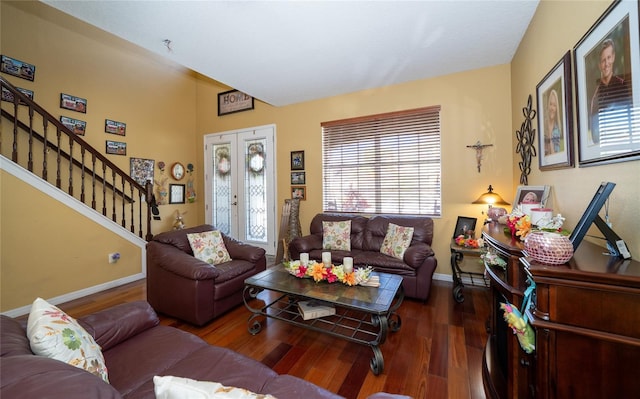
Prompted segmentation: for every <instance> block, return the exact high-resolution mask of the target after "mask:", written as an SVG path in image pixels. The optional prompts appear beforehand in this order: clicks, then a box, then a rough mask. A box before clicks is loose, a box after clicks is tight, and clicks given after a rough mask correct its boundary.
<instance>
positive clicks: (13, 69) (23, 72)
mask: <svg viewBox="0 0 640 399" xmlns="http://www.w3.org/2000/svg"><path fill="white" fill-rule="evenodd" d="M0 57H1V58H2V59H1V60H0V72H4V73H6V74H9V75H13V76H17V77H19V78H22V79H26V80H30V81H32V82H33V80H34V79H35V77H36V66H35V65H31V64H27V63H26V62H22V61H19V60H16V59H15V58H11V57H7V56H6V55H2V56H0Z"/></svg>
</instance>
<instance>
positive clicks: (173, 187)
mask: <svg viewBox="0 0 640 399" xmlns="http://www.w3.org/2000/svg"><path fill="white" fill-rule="evenodd" d="M184 189H185V185H184V184H169V203H170V204H184Z"/></svg>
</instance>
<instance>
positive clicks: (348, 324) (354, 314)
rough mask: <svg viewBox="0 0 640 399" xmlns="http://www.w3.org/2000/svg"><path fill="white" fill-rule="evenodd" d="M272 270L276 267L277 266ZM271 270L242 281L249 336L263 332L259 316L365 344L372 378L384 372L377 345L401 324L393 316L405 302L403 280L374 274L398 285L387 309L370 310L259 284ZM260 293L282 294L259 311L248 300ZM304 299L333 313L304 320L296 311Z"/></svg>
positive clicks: (359, 305) (396, 316)
mask: <svg viewBox="0 0 640 399" xmlns="http://www.w3.org/2000/svg"><path fill="white" fill-rule="evenodd" d="M275 267H276V268H277V267H279V266H275ZM270 271H272V269H268V270H266V271H264V272H262V273H259V274H257V275H256V276H253V277H250V278H248V279H246V280H245V288H244V294H245V295H244V304H245V306H246V308H247V309H249V310H250V311H251V312H252V313H253V314H252V315H251V316H250V317H249V319H248V321H247V322H248V330H249V333H251V334H252V335H255V334H258V333H259V332H260V331H261V330H262V324H261V322H260V320H259V316H265V317H269V318H272V319H276V320H281V321H284V322H287V323H290V324H293V325H296V326H298V327H303V328H306V329H309V330H312V331H317V332H321V333H324V334H328V335H331V336H334V337H338V338H343V339H346V340H348V341H350V342H355V343H358V344H363V345H367V346H369V347H371V350H372V351H373V358H372V359H371V361H370V367H371V371H372V372H373V374H374V375H379V374H380V373H382V371H383V369H384V357H383V356H382V351H381V349H380V345H382V344H383V343H384V342H385V340H386V337H387V334H388V332H389V331H391V332H397V331H398V330H399V329H400V326H401V325H402V320H401V318H400V316H399V315H398V314H397V313H396V310H398V308H399V307H400V305H401V304H402V301H403V299H404V289H403V288H402V277H400V276H396V275H386V276H385V275H384V273H374V274H377V275H379V276H381V277H389V276H391V278H393V279H395V280H396V281H394V284H397V289H396V290H395V294H394V297H393V299H392V301H390V303H389V305H388V307H385V309H383V310H376V309H373V308H367V306H366V305H364V304H362V302H360V301H357V302H358V303H355V304H354V305H349V304H346V303H344V302H336V301H332V300H330V299H327V298H326V297H322V296H320V297H319V296H317V295H309V294H303V293H299V292H294V291H296V290H295V288H292V289H286V288H277V287H273V286H266V285H265V284H260V280H259V277H260V276H261V275H262V274H265V273H269V272H270ZM256 277H258V278H256ZM289 277H290V278H291V279H294V280H300V279H297V278H296V277H294V276H289ZM302 280H307V282H308V283H309V284H318V285H321V284H326V285H328V283H326V282H323V283H314V282H313V280H310V279H302ZM381 280H382V278H381ZM334 284H341V283H334ZM348 288H349V289H354V290H357V289H375V288H373V287H359V286H355V287H348ZM263 290H268V291H273V292H276V293H279V294H281V295H279V296H277V297H276V298H275V299H273V300H271V301H270V302H269V303H265V305H264V306H262V307H260V308H255V307H253V306H251V304H250V303H249V302H248V300H247V298H251V299H253V298H256V297H257V295H258V294H259V293H260V292H261V291H263ZM305 300H319V301H322V302H326V303H328V304H330V305H332V306H334V307H335V309H336V314H335V315H332V316H325V317H319V318H315V319H310V320H304V319H303V318H302V316H301V315H300V313H299V311H298V302H299V301H305Z"/></svg>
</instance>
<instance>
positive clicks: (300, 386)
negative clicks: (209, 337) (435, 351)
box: [0, 301, 406, 399]
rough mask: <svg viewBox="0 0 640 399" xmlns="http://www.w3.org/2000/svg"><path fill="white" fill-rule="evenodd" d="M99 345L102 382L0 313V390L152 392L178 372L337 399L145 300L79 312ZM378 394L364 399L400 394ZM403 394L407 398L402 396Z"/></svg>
mask: <svg viewBox="0 0 640 399" xmlns="http://www.w3.org/2000/svg"><path fill="white" fill-rule="evenodd" d="M78 321H79V322H80V324H81V325H82V326H83V327H84V328H85V329H86V330H87V332H89V333H90V334H91V335H92V336H93V337H94V338H95V340H96V342H97V343H98V345H100V346H101V347H102V353H103V355H104V358H105V362H106V365H107V369H108V371H109V384H107V383H106V382H104V381H103V380H102V379H101V378H99V377H97V376H95V375H93V374H91V373H89V372H87V371H85V370H83V369H80V368H77V367H74V366H71V365H69V364H66V363H64V362H61V361H58V360H54V359H49V358H46V357H42V356H36V355H34V354H33V353H32V352H31V349H30V346H29V339H28V338H27V336H26V330H25V324H26V322H25V321H24V320H22V321H18V320H17V319H13V318H10V317H8V316H5V315H1V316H0V351H1V353H0V397H2V398H6V399H10V398H21V399H42V398H47V399H57V398H61V399H76V398H78V399H115V398H126V399H154V398H155V394H154V385H153V377H154V376H156V375H160V376H168V375H171V376H178V377H184V378H191V379H195V380H200V381H214V382H219V383H221V384H223V385H226V386H233V387H240V388H245V389H248V390H250V391H253V392H256V393H263V394H267V393H269V394H271V395H273V396H275V397H276V398H278V399H300V398H305V399H314V398H331V399H338V398H341V397H340V396H338V395H335V394H333V393H331V392H329V391H327V390H325V389H322V388H320V387H318V386H316V385H313V384H311V383H310V382H307V381H304V380H302V379H300V378H297V377H294V376H290V375H278V374H277V373H276V372H275V371H273V370H271V369H270V368H269V367H267V366H265V365H264V364H262V363H260V362H258V361H256V360H253V359H251V358H248V357H246V356H243V355H241V354H239V353H237V352H234V351H232V350H230V349H227V348H222V347H217V346H212V345H209V344H207V343H206V342H205V341H203V340H202V339H200V338H199V337H197V336H195V335H193V334H190V333H188V332H185V331H182V330H178V329H176V328H173V327H169V326H162V325H159V320H158V317H157V315H156V313H155V312H154V311H153V309H152V308H151V306H149V304H148V303H147V302H144V301H139V302H131V303H126V304H122V305H118V306H115V307H112V308H109V309H106V310H103V311H101V312H98V313H94V314H92V315H89V316H86V317H84V318H80V319H78ZM401 397H403V396H396V395H390V394H385V393H380V394H375V395H372V396H371V397H370V399H374V398H375V399H383V398H401ZM404 398H406V397H404Z"/></svg>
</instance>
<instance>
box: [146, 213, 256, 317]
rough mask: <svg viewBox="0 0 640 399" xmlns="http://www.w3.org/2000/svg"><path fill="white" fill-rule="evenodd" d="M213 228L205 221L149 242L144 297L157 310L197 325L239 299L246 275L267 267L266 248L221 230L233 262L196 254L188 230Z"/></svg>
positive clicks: (164, 234) (162, 235) (193, 231)
mask: <svg viewBox="0 0 640 399" xmlns="http://www.w3.org/2000/svg"><path fill="white" fill-rule="evenodd" d="M212 230H215V227H213V226H211V225H207V224H205V225H201V226H197V227H192V228H188V229H184V230H174V231H168V232H166V233H161V234H158V235H156V236H154V237H153V238H152V239H151V241H149V242H148V243H147V300H148V301H149V303H150V304H151V306H153V308H154V309H155V310H156V311H157V312H160V313H163V314H166V315H168V316H172V317H176V318H178V319H181V320H184V321H187V322H189V323H192V324H195V325H198V326H201V325H203V324H205V323H207V322H209V321H211V320H213V319H214V318H216V317H218V316H220V315H221V314H223V313H225V312H226V311H228V310H230V309H232V308H234V307H236V306H238V305H240V304H242V296H243V289H244V280H245V279H246V278H248V277H251V276H253V275H254V274H256V273H259V272H261V271H263V270H265V269H266V264H267V262H266V258H265V251H264V249H262V248H258V247H254V246H252V245H247V244H244V243H242V242H240V241H237V240H234V239H233V238H231V237H227V236H225V235H224V234H223V240H224V245H225V247H226V248H227V251H228V252H229V255H230V256H231V259H232V260H231V261H229V262H225V263H221V264H219V265H215V266H212V265H210V264H208V263H206V262H203V261H201V260H199V259H196V258H195V257H194V256H193V251H192V250H191V246H190V245H189V240H188V239H187V234H190V233H201V232H205V231H212Z"/></svg>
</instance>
